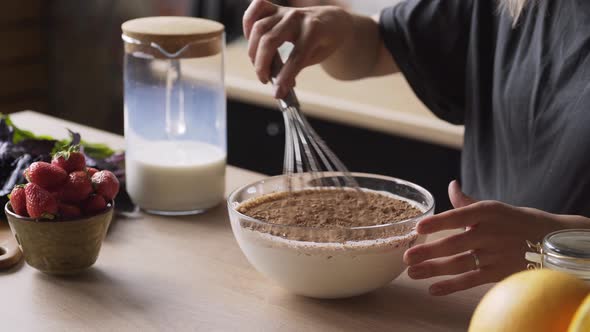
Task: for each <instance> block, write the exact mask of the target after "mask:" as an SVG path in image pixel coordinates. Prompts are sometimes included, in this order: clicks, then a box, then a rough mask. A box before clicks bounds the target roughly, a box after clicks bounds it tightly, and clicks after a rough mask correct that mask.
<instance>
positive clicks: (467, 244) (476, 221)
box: [404, 181, 590, 295]
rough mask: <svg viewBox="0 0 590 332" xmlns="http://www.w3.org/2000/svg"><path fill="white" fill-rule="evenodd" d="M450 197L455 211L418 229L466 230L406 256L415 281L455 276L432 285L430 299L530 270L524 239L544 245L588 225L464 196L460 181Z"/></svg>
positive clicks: (454, 184)
mask: <svg viewBox="0 0 590 332" xmlns="http://www.w3.org/2000/svg"><path fill="white" fill-rule="evenodd" d="M449 197H450V199H451V203H452V204H453V206H454V207H455V209H453V210H450V211H446V212H443V213H440V214H438V215H435V216H432V217H429V218H426V219H424V220H422V221H421V222H420V223H419V224H418V226H417V231H418V233H420V234H432V233H436V232H439V231H442V230H452V229H461V230H464V231H462V232H460V233H457V234H454V235H450V236H448V237H445V238H442V239H440V240H436V241H434V242H430V243H426V244H422V245H418V246H416V247H413V248H410V249H408V250H407V251H406V253H405V255H404V261H405V262H406V264H408V265H409V269H408V275H409V276H410V278H412V279H426V278H430V277H435V276H443V275H455V276H456V277H453V278H450V279H447V280H444V281H440V282H437V283H435V284H433V285H432V286H431V287H430V293H431V294H432V295H447V294H450V293H453V292H456V291H460V290H464V289H468V288H471V287H475V286H478V285H482V284H485V283H490V282H496V281H500V280H501V279H503V278H505V277H507V276H508V275H510V274H512V273H515V272H517V271H520V270H523V269H525V268H526V265H527V262H526V261H525V259H524V255H525V252H526V250H527V244H526V240H530V241H532V242H534V243H536V242H540V241H541V240H542V239H543V237H544V236H545V235H546V234H548V233H550V232H552V231H556V230H559V229H563V228H568V227H572V226H573V225H572V224H573V223H576V222H577V224H578V225H580V222H581V223H582V224H583V225H584V226H585V227H588V225H590V224H589V223H588V222H587V220H583V221H582V220H580V219H585V218H583V217H574V216H561V215H554V214H550V213H547V212H543V211H540V210H536V209H530V208H521V207H514V206H511V205H507V204H503V203H500V202H496V201H479V202H477V201H475V200H473V199H471V198H470V197H468V196H466V195H465V194H464V193H463V192H461V188H460V187H459V184H458V183H457V182H456V181H453V182H451V184H450V185H449ZM576 218H577V220H573V219H576ZM476 258H477V259H476ZM476 260H478V261H479V264H476Z"/></svg>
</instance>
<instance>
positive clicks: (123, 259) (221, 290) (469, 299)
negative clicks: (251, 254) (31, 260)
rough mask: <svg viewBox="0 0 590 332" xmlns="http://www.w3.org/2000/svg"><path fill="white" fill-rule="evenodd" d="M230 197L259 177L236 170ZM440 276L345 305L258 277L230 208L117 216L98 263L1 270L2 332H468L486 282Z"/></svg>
mask: <svg viewBox="0 0 590 332" xmlns="http://www.w3.org/2000/svg"><path fill="white" fill-rule="evenodd" d="M14 120H15V122H16V123H17V124H18V125H20V126H23V127H25V128H27V129H32V130H34V131H35V132H39V133H51V134H54V135H57V134H58V133H62V131H63V135H64V136H65V134H66V133H65V130H62V128H64V127H68V128H71V129H73V130H77V131H80V132H81V133H82V137H84V138H85V139H87V140H89V141H100V142H105V143H108V144H112V145H113V146H118V147H122V146H123V139H122V138H121V137H118V136H115V135H110V134H105V133H102V132H100V131H97V130H93V129H90V128H85V127H82V126H79V125H75V124H72V123H66V122H63V121H59V120H56V119H53V118H50V117H47V116H43V115H40V114H35V113H31V112H25V113H19V114H16V115H15V116H14ZM227 175H228V176H227V188H226V189H227V191H230V190H233V189H234V188H236V187H238V186H241V185H244V184H246V183H249V182H252V181H255V180H258V179H260V178H261V177H262V175H260V174H256V173H252V172H249V171H245V170H241V169H237V168H234V167H229V168H228V172H227ZM431 282H432V280H429V281H425V282H418V281H414V280H410V279H409V278H408V277H407V276H406V274H405V273H404V274H403V275H402V276H400V277H399V278H398V279H397V280H395V281H394V282H392V283H391V284H390V285H389V286H387V287H385V288H383V289H380V290H378V291H375V292H373V293H370V294H367V295H364V296H360V297H356V298H350V299H345V300H331V301H325V300H324V301H321V300H313V299H308V298H303V297H298V296H294V295H291V294H289V293H287V292H286V291H284V290H283V289H281V288H279V287H277V286H276V285H274V284H273V282H272V281H270V280H267V279H265V278H263V277H262V276H261V275H260V274H259V273H258V272H256V271H255V270H254V269H253V268H252V267H251V266H250V264H249V263H248V262H247V260H246V259H245V257H244V256H243V255H242V253H241V251H240V249H239V247H238V245H237V244H236V242H235V241H234V238H233V235H232V232H231V229H230V225H229V220H228V215H227V212H226V208H225V206H223V205H221V206H218V207H217V208H215V209H213V210H211V211H210V212H208V213H206V214H204V215H200V216H192V217H176V218H165V217H155V216H148V215H145V216H143V217H142V218H139V219H117V220H114V221H113V223H112V225H111V228H110V230H109V233H108V234H107V237H106V239H105V241H104V244H103V248H102V251H101V254H100V256H99V258H98V261H97V263H96V264H95V265H94V266H93V267H92V268H91V269H90V270H88V271H87V272H86V273H84V274H82V275H79V276H76V277H68V278H60V277H52V276H48V275H45V274H43V273H40V272H37V271H35V270H34V269H32V268H30V267H29V266H27V265H24V264H21V265H19V266H18V267H17V268H14V269H12V270H10V271H7V272H6V271H5V272H0V294H2V298H3V301H1V302H0V330H1V331H234V330H235V331H404V332H411V331H465V330H466V329H467V326H468V324H469V319H470V316H471V314H472V312H473V310H474V308H475V305H476V304H477V302H478V301H479V299H480V298H481V297H482V295H483V293H484V291H485V290H486V289H487V288H488V287H486V286H484V287H479V288H476V289H472V290H469V291H465V292H461V293H458V294H454V295H451V296H446V297H431V296H430V295H428V292H427V288H428V285H429V284H430V283H431Z"/></svg>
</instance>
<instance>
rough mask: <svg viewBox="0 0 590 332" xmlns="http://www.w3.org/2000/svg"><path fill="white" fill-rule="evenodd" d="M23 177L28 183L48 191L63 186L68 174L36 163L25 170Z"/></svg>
mask: <svg viewBox="0 0 590 332" xmlns="http://www.w3.org/2000/svg"><path fill="white" fill-rule="evenodd" d="M25 177H26V178H27V180H28V181H29V182H31V183H34V184H36V185H38V186H40V187H41V188H43V189H46V190H50V189H51V188H55V187H57V186H59V185H61V184H63V183H64V182H65V180H66V178H67V177H68V174H67V173H66V171H64V170H63V169H61V168H60V167H57V166H55V165H52V164H50V163H46V162H43V161H37V162H34V163H32V164H31V166H29V168H27V169H26V170H25Z"/></svg>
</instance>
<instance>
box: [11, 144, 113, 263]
mask: <svg viewBox="0 0 590 332" xmlns="http://www.w3.org/2000/svg"><path fill="white" fill-rule="evenodd" d="M24 175H25V178H26V179H27V182H28V183H26V184H24V185H18V186H15V187H14V189H13V190H12V192H11V194H10V200H9V202H8V203H7V204H6V206H5V209H4V210H5V213H6V217H7V219H8V223H9V225H10V229H11V230H12V232H13V234H14V236H15V238H16V240H17V242H18V244H19V246H20V248H21V250H22V252H23V254H24V257H25V261H26V262H27V264H29V265H30V266H32V267H34V268H36V269H37V270H39V271H42V272H45V273H48V274H74V273H78V272H81V271H83V270H85V269H87V268H88V267H90V266H92V265H93V264H94V263H95V262H96V259H97V258H98V254H99V252H100V247H101V245H102V242H103V240H104V238H105V236H106V233H107V230H108V228H109V225H110V223H111V219H112V217H113V209H114V198H115V196H116V195H117V193H118V192H119V181H118V179H117V177H116V176H115V175H114V174H113V173H112V172H110V171H106V170H103V171H99V170H97V169H94V168H89V167H86V160H85V157H84V154H82V153H81V152H79V150H78V147H76V146H74V147H70V148H68V149H67V150H64V151H60V152H57V153H56V154H55V155H54V156H53V158H52V160H51V163H48V162H34V163H32V164H31V165H30V166H29V167H28V168H27V169H26V170H25V172H24Z"/></svg>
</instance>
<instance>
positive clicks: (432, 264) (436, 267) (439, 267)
mask: <svg viewBox="0 0 590 332" xmlns="http://www.w3.org/2000/svg"><path fill="white" fill-rule="evenodd" d="M477 258H478V260H479V265H478V264H476V262H475V257H474V256H473V253H472V252H471V251H467V252H464V253H461V254H458V255H455V256H452V257H449V258H441V259H435V260H429V261H425V262H422V263H420V264H417V265H413V266H410V268H408V276H409V277H410V278H412V279H426V278H431V277H436V276H445V275H456V274H461V273H465V272H469V271H473V270H475V269H477V268H479V267H484V264H489V262H490V257H488V255H487V254H485V253H477Z"/></svg>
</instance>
